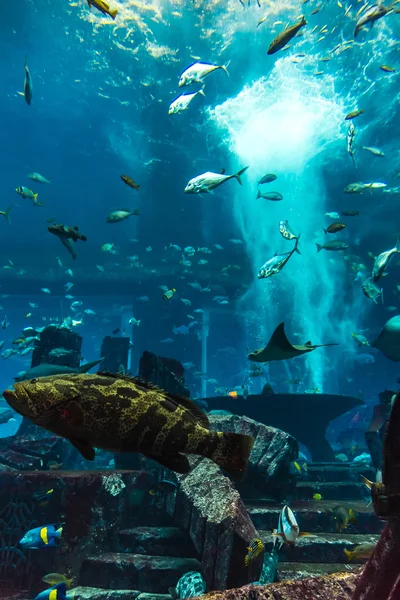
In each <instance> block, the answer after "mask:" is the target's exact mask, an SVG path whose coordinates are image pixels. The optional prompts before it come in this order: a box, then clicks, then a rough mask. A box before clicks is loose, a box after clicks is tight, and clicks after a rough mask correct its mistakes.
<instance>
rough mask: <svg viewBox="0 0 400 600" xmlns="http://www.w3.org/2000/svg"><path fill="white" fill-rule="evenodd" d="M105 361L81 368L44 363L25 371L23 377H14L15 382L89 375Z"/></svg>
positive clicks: (91, 363)
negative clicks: (88, 373) (73, 374)
mask: <svg viewBox="0 0 400 600" xmlns="http://www.w3.org/2000/svg"><path fill="white" fill-rule="evenodd" d="M102 360H103V359H102V358H99V359H97V360H92V362H88V363H86V364H84V365H81V366H80V367H76V368H74V367H64V366H63V365H50V364H48V363H42V364H40V365H37V367H32V369H29V371H25V372H24V374H23V375H20V376H19V377H14V380H15V381H26V380H28V379H38V378H39V377H50V375H67V374H72V373H87V372H88V371H90V369H93V367H95V366H96V365H98V364H99V363H101V361H102Z"/></svg>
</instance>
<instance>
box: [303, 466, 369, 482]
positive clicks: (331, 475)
mask: <svg viewBox="0 0 400 600" xmlns="http://www.w3.org/2000/svg"><path fill="white" fill-rule="evenodd" d="M362 475H364V477H366V478H367V479H370V480H371V481H375V476H376V472H375V469H374V468H373V467H366V466H356V465H352V464H351V463H309V464H308V465H307V477H306V478H305V481H307V482H311V481H318V482H331V481H341V482H342V483H344V482H347V481H353V482H355V483H360V482H361V476H362Z"/></svg>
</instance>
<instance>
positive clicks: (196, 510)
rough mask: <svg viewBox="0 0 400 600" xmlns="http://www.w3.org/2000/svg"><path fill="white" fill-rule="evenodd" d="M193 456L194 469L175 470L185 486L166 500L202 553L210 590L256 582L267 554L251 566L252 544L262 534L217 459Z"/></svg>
mask: <svg viewBox="0 0 400 600" xmlns="http://www.w3.org/2000/svg"><path fill="white" fill-rule="evenodd" d="M189 460H190V463H191V466H192V470H191V471H190V472H189V473H187V474H185V475H172V474H169V475H171V477H173V478H175V479H176V480H177V481H178V482H179V483H180V484H181V485H180V487H179V489H178V492H177V494H176V496H175V497H173V498H169V499H168V500H167V501H166V509H167V511H168V513H169V514H171V515H173V516H174V521H175V524H176V525H177V526H179V527H180V528H181V529H182V530H183V531H185V532H187V533H188V534H189V536H190V538H191V540H192V542H193V544H194V546H195V549H196V550H197V552H198V555H199V556H200V560H201V572H202V575H203V577H204V579H205V581H206V584H207V589H227V588H232V587H237V586H240V585H244V584H246V583H249V582H250V581H255V580H256V579H258V577H259V575H260V573H261V569H262V564H263V553H262V554H260V556H259V557H258V558H257V559H256V560H255V561H254V562H253V563H251V565H250V567H249V568H248V567H246V566H245V563H244V557H245V555H246V552H247V547H248V545H249V543H250V542H251V540H252V539H253V538H255V537H258V533H257V531H256V529H255V528H254V525H253V523H252V522H251V520H250V517H249V515H248V513H247V511H246V509H245V507H244V504H243V502H242V500H241V498H240V495H239V493H238V492H237V491H236V489H235V488H234V486H233V484H232V483H231V482H230V480H229V479H228V478H227V477H225V476H224V475H223V474H222V472H221V470H220V468H219V467H218V466H217V465H215V464H214V463H213V462H212V461H210V460H208V459H204V458H197V457H196V458H192V457H190V458H189ZM168 478H170V477H168ZM175 583H176V582H175Z"/></svg>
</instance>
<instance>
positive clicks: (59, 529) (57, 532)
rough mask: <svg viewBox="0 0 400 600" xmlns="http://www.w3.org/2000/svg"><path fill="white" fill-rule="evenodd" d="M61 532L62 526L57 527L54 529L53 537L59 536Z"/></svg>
mask: <svg viewBox="0 0 400 600" xmlns="http://www.w3.org/2000/svg"><path fill="white" fill-rule="evenodd" d="M62 532H63V528H62V527H59V528H58V529H56V530H55V532H54V535H55V537H57V538H59V537H61V536H62Z"/></svg>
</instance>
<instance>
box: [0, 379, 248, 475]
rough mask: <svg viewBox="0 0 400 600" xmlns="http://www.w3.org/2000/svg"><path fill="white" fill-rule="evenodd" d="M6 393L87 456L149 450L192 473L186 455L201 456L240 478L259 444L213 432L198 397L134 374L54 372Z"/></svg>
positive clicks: (177, 468) (28, 414) (26, 414)
mask: <svg viewBox="0 0 400 600" xmlns="http://www.w3.org/2000/svg"><path fill="white" fill-rule="evenodd" d="M3 395H4V398H5V399H6V400H7V402H8V404H9V405H10V406H11V407H12V408H13V409H14V410H15V411H16V412H18V413H19V414H21V415H22V416H24V417H26V418H28V419H29V420H30V421H32V422H33V423H35V424H36V425H39V426H40V427H43V428H45V429H47V430H48V431H51V432H53V433H56V434H58V435H60V436H62V437H64V438H66V439H68V440H69V441H70V442H71V444H72V445H73V446H75V448H77V449H78V450H79V452H80V453H81V454H82V456H83V457H84V458H86V459H87V460H93V459H94V457H95V451H94V448H102V449H104V450H109V451H112V452H141V453H142V454H144V455H145V456H147V457H148V458H152V459H154V460H156V461H157V462H159V463H160V464H161V465H163V466H165V467H167V468H169V469H172V470H173V471H176V472H177V473H187V472H188V471H189V470H190V464H189V461H188V459H187V457H186V456H184V455H185V454H198V455H201V456H205V457H207V458H210V459H211V460H213V461H214V462H215V463H216V464H218V465H220V466H221V467H223V468H224V469H225V470H226V471H227V472H228V473H229V474H231V475H232V476H234V477H235V478H236V479H238V480H240V479H242V478H243V477H244V474H245V472H246V468H247V463H248V458H249V455H250V452H251V450H252V447H253V443H254V440H253V438H251V437H249V436H247V435H242V434H237V433H224V432H219V431H210V429H209V422H208V418H207V415H206V414H204V413H203V411H202V410H201V409H200V408H199V407H198V406H197V405H196V404H195V403H194V402H192V401H191V400H189V399H188V398H184V397H181V396H176V395H174V394H169V393H168V392H165V391H163V390H161V389H159V388H157V387H155V386H153V385H152V384H149V383H145V382H143V381H141V380H139V379H136V378H130V377H128V376H121V375H113V374H110V373H103V372H100V373H98V374H96V375H90V374H88V373H77V374H68V375H52V376H50V377H40V378H35V379H30V380H27V381H22V382H19V383H15V384H14V389H8V390H5V391H4V393H3Z"/></svg>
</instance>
